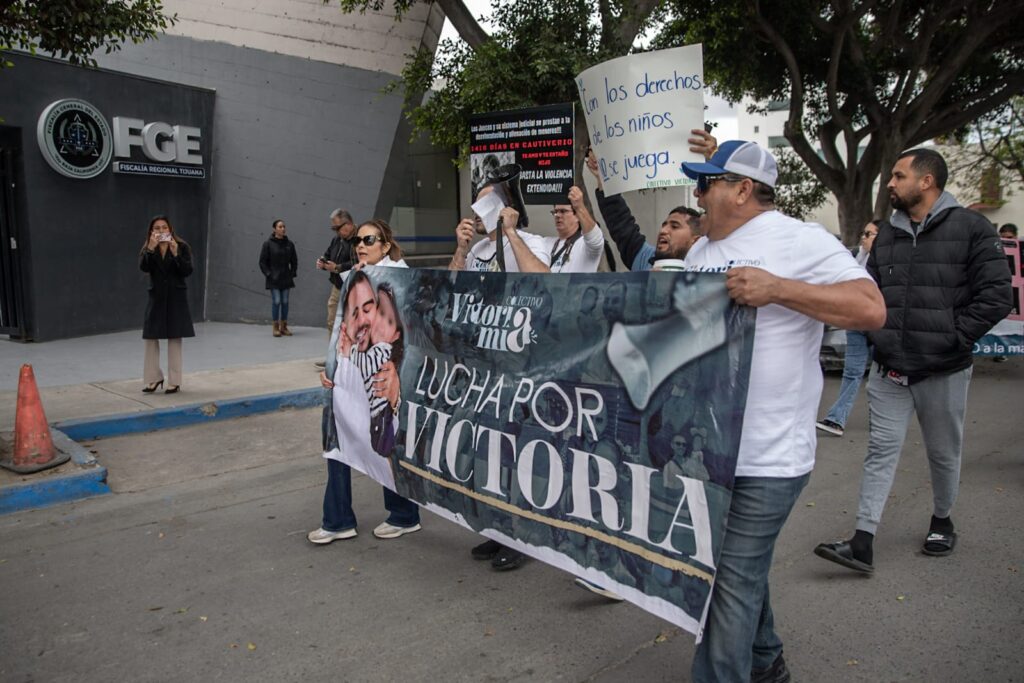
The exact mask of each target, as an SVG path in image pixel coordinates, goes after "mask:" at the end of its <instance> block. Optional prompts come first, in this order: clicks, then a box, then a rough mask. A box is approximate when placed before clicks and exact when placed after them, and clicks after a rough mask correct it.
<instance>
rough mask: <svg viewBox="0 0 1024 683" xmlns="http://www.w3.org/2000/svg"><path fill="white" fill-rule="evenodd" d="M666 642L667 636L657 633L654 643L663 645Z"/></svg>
mask: <svg viewBox="0 0 1024 683" xmlns="http://www.w3.org/2000/svg"><path fill="white" fill-rule="evenodd" d="M666 640H668V636H666V635H665V634H664V633H659V634H658V636H657V637H656V638H655V639H654V642H656V643H664V642H665V641H666Z"/></svg>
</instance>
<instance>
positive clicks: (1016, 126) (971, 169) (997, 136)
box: [949, 95, 1024, 204]
mask: <svg viewBox="0 0 1024 683" xmlns="http://www.w3.org/2000/svg"><path fill="white" fill-rule="evenodd" d="M949 142H952V143H955V144H956V147H954V148H953V149H954V153H953V160H952V163H951V164H950V172H951V173H954V174H956V175H957V177H958V180H960V183H959V184H960V185H961V186H963V187H971V188H976V190H975V196H973V197H970V198H969V199H968V201H979V202H982V203H986V204H991V203H1002V202H1003V201H1004V199H1003V196H1004V195H1007V194H1011V193H1012V192H1013V191H1014V190H1015V189H1016V188H1019V187H1020V186H1024V96H1022V95H1018V96H1016V97H1014V98H1013V99H1011V100H1010V101H1009V102H1007V103H1006V104H1005V105H1003V106H1002V107H1000V108H999V109H996V110H995V111H993V112H991V113H990V114H988V115H987V116H985V117H983V118H981V119H979V120H978V121H976V122H974V123H973V124H972V125H969V126H965V127H964V128H963V129H961V130H959V131H957V132H956V133H955V134H954V135H952V136H950V140H949ZM1015 186H1016V187H1015ZM993 199H994V200H995V201H994V202H993Z"/></svg>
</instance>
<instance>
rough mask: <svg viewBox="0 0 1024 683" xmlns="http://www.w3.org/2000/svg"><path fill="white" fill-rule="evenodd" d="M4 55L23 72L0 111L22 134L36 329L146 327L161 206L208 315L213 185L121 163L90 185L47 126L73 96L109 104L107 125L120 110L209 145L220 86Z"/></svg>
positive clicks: (0, 88)
mask: <svg viewBox="0 0 1024 683" xmlns="http://www.w3.org/2000/svg"><path fill="white" fill-rule="evenodd" d="M5 56H7V57H8V58H9V59H10V60H11V61H13V62H14V67H13V68H9V69H4V70H3V71H2V73H0V117H2V118H3V119H4V121H3V125H5V126H8V127H10V128H14V129H18V130H19V131H20V135H21V146H22V168H23V172H24V176H23V178H22V183H23V190H24V196H25V199H26V206H25V210H24V211H23V212H22V213H21V215H20V216H19V226H18V227H19V231H20V233H21V240H20V243H19V246H20V248H21V249H20V251H21V258H22V264H23V267H24V269H25V271H26V276H25V279H26V282H25V285H26V299H27V301H26V303H27V305H28V308H29V313H30V317H29V326H30V329H29V336H30V337H32V338H34V339H36V340H40V341H43V340H47V339H57V338H63V337H75V336H82V335H87V334H96V333H100V332H108V331H113V330H119V329H128V328H135V327H141V326H142V318H143V312H144V309H145V302H146V276H145V274H144V273H142V272H141V271H139V268H138V253H139V249H140V248H141V246H142V243H143V242H144V241H145V238H146V234H147V229H148V225H149V219H150V217H152V216H153V215H154V214H157V213H166V214H168V215H169V216H170V218H171V220H172V223H173V224H174V226H175V230H176V231H177V232H178V233H179V235H180V236H181V237H183V238H184V239H186V240H187V241H188V242H189V243H190V244H191V245H192V247H193V250H194V252H195V261H196V269H195V273H194V274H193V275H192V277H191V278H190V281H189V288H190V305H191V307H192V311H193V317H194V318H196V319H201V317H202V311H203V297H204V291H203V282H204V278H205V273H204V263H205V258H206V248H205V245H206V241H207V217H208V198H209V186H210V181H209V180H202V181H200V180H192V179H188V180H186V179H180V178H148V177H138V176H127V175H118V174H114V173H113V172H112V171H111V169H110V167H108V168H107V170H106V171H104V172H103V173H102V174H100V175H99V176H97V177H95V178H91V179H88V180H77V179H72V178H66V177H64V176H62V175H60V174H59V173H57V172H56V171H54V170H53V169H52V168H50V166H49V165H48V164H47V163H46V161H45V159H44V158H43V156H42V153H41V152H40V150H39V146H38V144H37V142H36V123H37V121H38V118H39V115H40V114H41V113H42V111H43V109H45V108H46V106H47V105H49V104H50V103H51V102H53V101H55V100H58V99H62V98H66V97H74V98H79V99H83V100H85V101H87V102H89V103H90V104H92V105H93V106H95V107H96V108H97V109H99V110H100V112H102V113H103V114H104V115H105V116H106V118H107V122H108V124H109V123H110V119H111V118H112V117H114V116H130V117H135V118H141V119H143V120H146V121H156V120H159V121H166V122H168V123H171V124H182V125H192V126H198V127H200V128H202V130H203V136H204V140H203V144H204V146H205V145H209V144H210V142H212V139H213V108H214V96H213V93H212V92H210V91H206V90H199V89H196V88H192V87H186V86H180V85H174V84H167V83H159V82H155V81H152V80H148V79H142V78H136V77H131V76H125V75H121V74H116V73H111V72H108V71H103V70H95V69H83V68H78V67H73V66H70V65H68V64H65V63H63V62H58V61H54V60H49V59H44V58H36V57H28V56H24V55H17V54H8V55H5ZM111 144H112V141H111ZM206 152H207V149H204V153H206ZM139 158H141V157H139ZM207 167H208V162H207Z"/></svg>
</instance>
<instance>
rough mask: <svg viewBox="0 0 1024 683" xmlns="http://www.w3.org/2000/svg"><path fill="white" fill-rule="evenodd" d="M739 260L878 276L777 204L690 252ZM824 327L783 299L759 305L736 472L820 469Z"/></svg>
mask: <svg viewBox="0 0 1024 683" xmlns="http://www.w3.org/2000/svg"><path fill="white" fill-rule="evenodd" d="M740 266H753V267H756V268H763V269H765V270H767V271H768V272H770V273H772V274H774V275H777V276H779V277H784V278H788V279H792V280H800V281H802V282H807V283H809V284H814V285H826V284H835V283H838V282H846V281H848V280H858V279H867V280H870V279H871V277H870V276H869V275H868V274H867V271H865V270H864V268H862V267H861V266H859V265H858V264H857V261H856V260H854V258H853V256H852V255H851V254H850V252H849V251H848V250H847V249H846V247H844V246H843V245H842V243H841V242H840V241H839V240H837V239H836V238H835V236H834V235H832V234H831V233H829V232H828V231H827V230H825V228H823V227H822V226H820V225H817V224H815V223H804V222H802V221H798V220H796V219H793V218H790V217H788V216H785V215H783V214H781V213H779V212H778V211H769V212H766V213H763V214H761V215H759V216H758V217H756V218H754V219H752V220H750V221H748V222H747V223H745V224H744V225H743V226H741V227H740V228H739V229H737V230H735V231H734V232H733V233H732V234H730V235H729V236H728V237H726V238H725V239H721V240H709V239H707V238H703V239H701V240H699V241H698V242H697V243H696V244H695V245H694V246H693V247H692V248H691V249H690V252H689V253H688V254H687V255H686V269H687V270H690V271H697V272H725V271H726V270H728V269H729V268H733V267H740ZM823 331H824V325H823V324H822V323H821V322H819V321H817V320H814V319H813V318H809V317H808V316H806V315H804V314H802V313H797V312H796V311H794V310H792V309H789V308H784V307H783V306H779V305H775V304H771V305H768V306H762V307H761V308H759V309H758V310H757V323H756V325H755V328H754V351H753V359H752V361H751V368H750V389H749V391H748V392H747V408H746V412H745V414H744V416H743V436H742V438H741V439H740V451H739V458H738V460H737V462H736V476H738V477H780V478H787V477H799V476H802V475H804V474H806V473H808V472H810V471H811V470H812V469H814V449H815V446H816V445H817V436H816V434H815V428H814V420H815V416H816V415H817V412H818V403H819V401H820V400H821V388H822V377H821V367H820V365H819V364H818V355H819V351H820V347H821V336H822V332H823Z"/></svg>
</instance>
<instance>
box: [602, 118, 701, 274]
mask: <svg viewBox="0 0 1024 683" xmlns="http://www.w3.org/2000/svg"><path fill="white" fill-rule="evenodd" d="M690 133H691V135H693V137H691V138H690V139H689V140H688V142H689V143H690V151H691V152H696V153H698V154H703V155H704V156H705V158H707V157H710V156H711V155H712V154H713V153H714V151H715V149H717V141H716V140H715V138H714V137H713V136H712V135H711V134H710V133H706V132H705V131H704V130H702V129H694V130H692V131H690ZM587 169H589V170H590V172H591V173H592V174H593V175H594V178H595V179H596V180H597V189H596V190H595V191H594V194H595V195H597V206H598V208H599V210H600V211H601V216H603V217H604V220H605V223H606V225H607V226H608V234H609V235H611V237H612V239H613V240H614V241H615V246H616V247H618V249H619V257H620V258H621V259H622V262H623V263H624V264H625V265H626V267H627V268H629V269H630V270H639V271H642V270H650V269H651V267H652V266H653V264H654V262H655V261H659V260H662V259H684V258H686V252H687V251H689V250H690V247H692V246H693V244H694V242H696V241H697V240H698V239H700V236H701V226H700V213H698V212H697V211H695V210H693V209H691V208H689V207H686V206H678V207H676V208H674V209H672V210H671V211H670V212H669V214H668V216H667V217H666V218H665V220H664V221H662V223H661V230H659V231H658V237H657V240H656V243H655V244H651V243H649V242H648V241H647V240H646V239H644V235H643V233H642V232H641V231H640V226H639V225H637V222H636V219H635V218H633V213H632V211H630V209H629V205H628V204H626V200H625V199H623V198H622V195H612V196H610V197H609V196H606V195H605V193H604V183H603V182H602V181H601V173H600V171H599V170H598V166H597V157H596V156H595V155H594V154H593V153H592V152H588V153H587ZM699 199H700V198H699V197H698V205H699V203H700V202H699Z"/></svg>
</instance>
